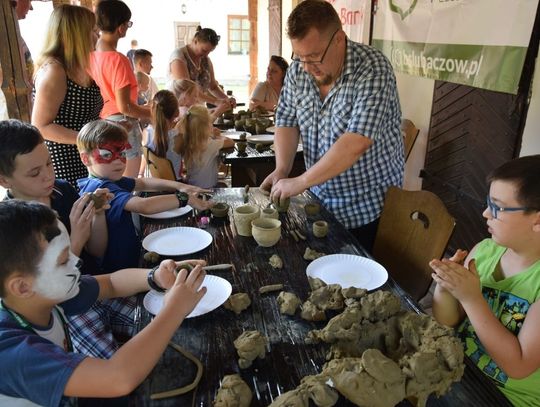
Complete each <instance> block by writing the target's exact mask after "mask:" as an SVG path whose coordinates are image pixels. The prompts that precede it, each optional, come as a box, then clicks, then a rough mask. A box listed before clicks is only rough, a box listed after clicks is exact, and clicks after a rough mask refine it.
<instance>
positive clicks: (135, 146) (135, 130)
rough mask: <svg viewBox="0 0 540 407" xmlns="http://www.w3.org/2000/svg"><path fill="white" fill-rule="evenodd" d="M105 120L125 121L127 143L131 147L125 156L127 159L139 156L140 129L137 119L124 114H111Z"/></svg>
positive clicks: (140, 153) (140, 149)
mask: <svg viewBox="0 0 540 407" xmlns="http://www.w3.org/2000/svg"><path fill="white" fill-rule="evenodd" d="M107 120H110V121H112V122H118V123H120V122H124V123H125V122H127V124H128V126H125V127H128V128H129V130H128V143H129V144H130V145H131V148H130V149H129V150H128V151H127V153H126V157H127V159H128V160H131V159H133V158H137V157H140V156H141V155H142V131H141V126H140V124H139V119H135V118H134V117H129V116H124V115H123V114H113V115H110V116H108V117H107Z"/></svg>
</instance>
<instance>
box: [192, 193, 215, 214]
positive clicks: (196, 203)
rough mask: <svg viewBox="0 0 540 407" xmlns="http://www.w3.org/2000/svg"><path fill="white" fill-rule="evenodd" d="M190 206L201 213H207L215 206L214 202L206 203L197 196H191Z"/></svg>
mask: <svg viewBox="0 0 540 407" xmlns="http://www.w3.org/2000/svg"><path fill="white" fill-rule="evenodd" d="M188 204H189V205H191V206H192V207H193V208H195V209H198V210H200V211H205V210H207V209H210V208H211V207H212V206H214V202H213V201H204V200H202V199H200V198H199V197H197V194H189V199H188Z"/></svg>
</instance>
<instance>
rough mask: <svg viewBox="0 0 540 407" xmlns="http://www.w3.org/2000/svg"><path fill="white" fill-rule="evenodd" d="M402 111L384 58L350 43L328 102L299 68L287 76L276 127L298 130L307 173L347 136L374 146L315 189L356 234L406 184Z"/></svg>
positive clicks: (394, 80) (361, 46)
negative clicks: (387, 197) (392, 187)
mask: <svg viewBox="0 0 540 407" xmlns="http://www.w3.org/2000/svg"><path fill="white" fill-rule="evenodd" d="M400 123H401V109H400V106H399V97H398V93H397V87H396V79H395V76H394V72H393V70H392V67H391V65H390V63H389V62H388V60H387V59H386V57H384V56H383V54H382V53H381V52H380V51H378V50H376V49H374V48H372V47H369V46H366V45H363V44H359V43H355V42H353V41H351V40H349V39H347V51H346V56H345V62H344V66H343V71H342V74H341V76H340V77H339V78H338V79H337V81H336V83H335V85H334V86H333V88H332V89H331V90H330V92H329V93H328V95H327V96H326V98H325V99H324V100H322V101H321V99H320V92H319V89H318V87H317V85H316V84H315V81H314V80H313V78H312V76H311V75H309V74H308V73H306V72H305V71H304V69H303V67H302V64H301V63H299V62H293V63H292V64H291V66H290V67H289V69H288V70H287V75H286V78H285V83H284V86H283V89H282V91H281V96H280V99H279V105H278V108H277V111H276V127H298V128H299V130H300V136H301V137H302V143H303V145H304V158H305V161H306V168H310V167H311V166H313V165H314V164H315V163H317V161H319V160H320V159H321V158H322V156H323V155H324V154H326V152H327V151H328V150H329V149H330V148H331V147H332V145H333V144H334V143H335V142H336V141H337V139H338V138H339V137H340V136H341V135H342V134H343V133H346V132H350V133H357V134H359V135H362V136H365V137H367V138H369V139H371V140H372V141H373V144H372V145H371V147H370V148H369V149H368V150H367V151H366V152H365V153H364V154H363V155H362V156H361V157H360V158H359V159H358V161H356V162H355V163H354V164H353V165H352V166H351V167H350V168H349V169H348V170H346V171H344V172H342V173H341V174H339V175H337V176H336V177H334V178H332V179H330V180H328V181H326V182H324V183H323V184H321V185H316V186H313V187H311V191H312V192H313V193H314V194H315V195H317V197H319V198H320V199H321V200H322V202H323V204H324V205H325V206H326V207H327V208H328V209H329V210H330V211H331V212H332V213H333V214H334V215H335V216H336V218H337V219H338V220H339V221H340V222H341V223H343V224H344V225H345V227H347V228H349V229H352V228H357V227H359V226H362V225H366V224H368V223H370V222H372V221H374V220H375V219H377V218H378V217H379V216H380V213H381V210H382V205H383V201H384V194H385V193H386V190H387V189H388V187H389V186H390V185H396V186H401V184H402V182H403V168H404V162H405V160H404V155H403V136H402V135H401V131H400Z"/></svg>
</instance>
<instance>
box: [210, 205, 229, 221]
mask: <svg viewBox="0 0 540 407" xmlns="http://www.w3.org/2000/svg"><path fill="white" fill-rule="evenodd" d="M210 211H211V212H212V215H214V216H215V217H216V218H224V217H225V216H227V215H228V214H229V205H228V204H226V203H225V202H218V203H216V204H215V205H214V206H212V207H211V208H210Z"/></svg>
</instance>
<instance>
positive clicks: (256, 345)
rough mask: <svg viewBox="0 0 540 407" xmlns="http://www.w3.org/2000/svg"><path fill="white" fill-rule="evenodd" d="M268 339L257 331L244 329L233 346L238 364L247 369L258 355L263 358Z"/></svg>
mask: <svg viewBox="0 0 540 407" xmlns="http://www.w3.org/2000/svg"><path fill="white" fill-rule="evenodd" d="M267 342H268V340H267V339H266V337H264V336H263V335H262V334H261V333H260V332H259V331H246V332H244V333H243V334H242V335H240V336H239V337H238V338H236V340H235V341H234V347H235V348H236V350H237V352H238V356H239V357H240V359H239V360H238V366H240V368H241V369H247V368H248V367H250V366H251V363H252V362H253V361H254V360H255V359H256V358H257V357H259V358H260V359H264V356H265V354H266V344H267Z"/></svg>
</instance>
